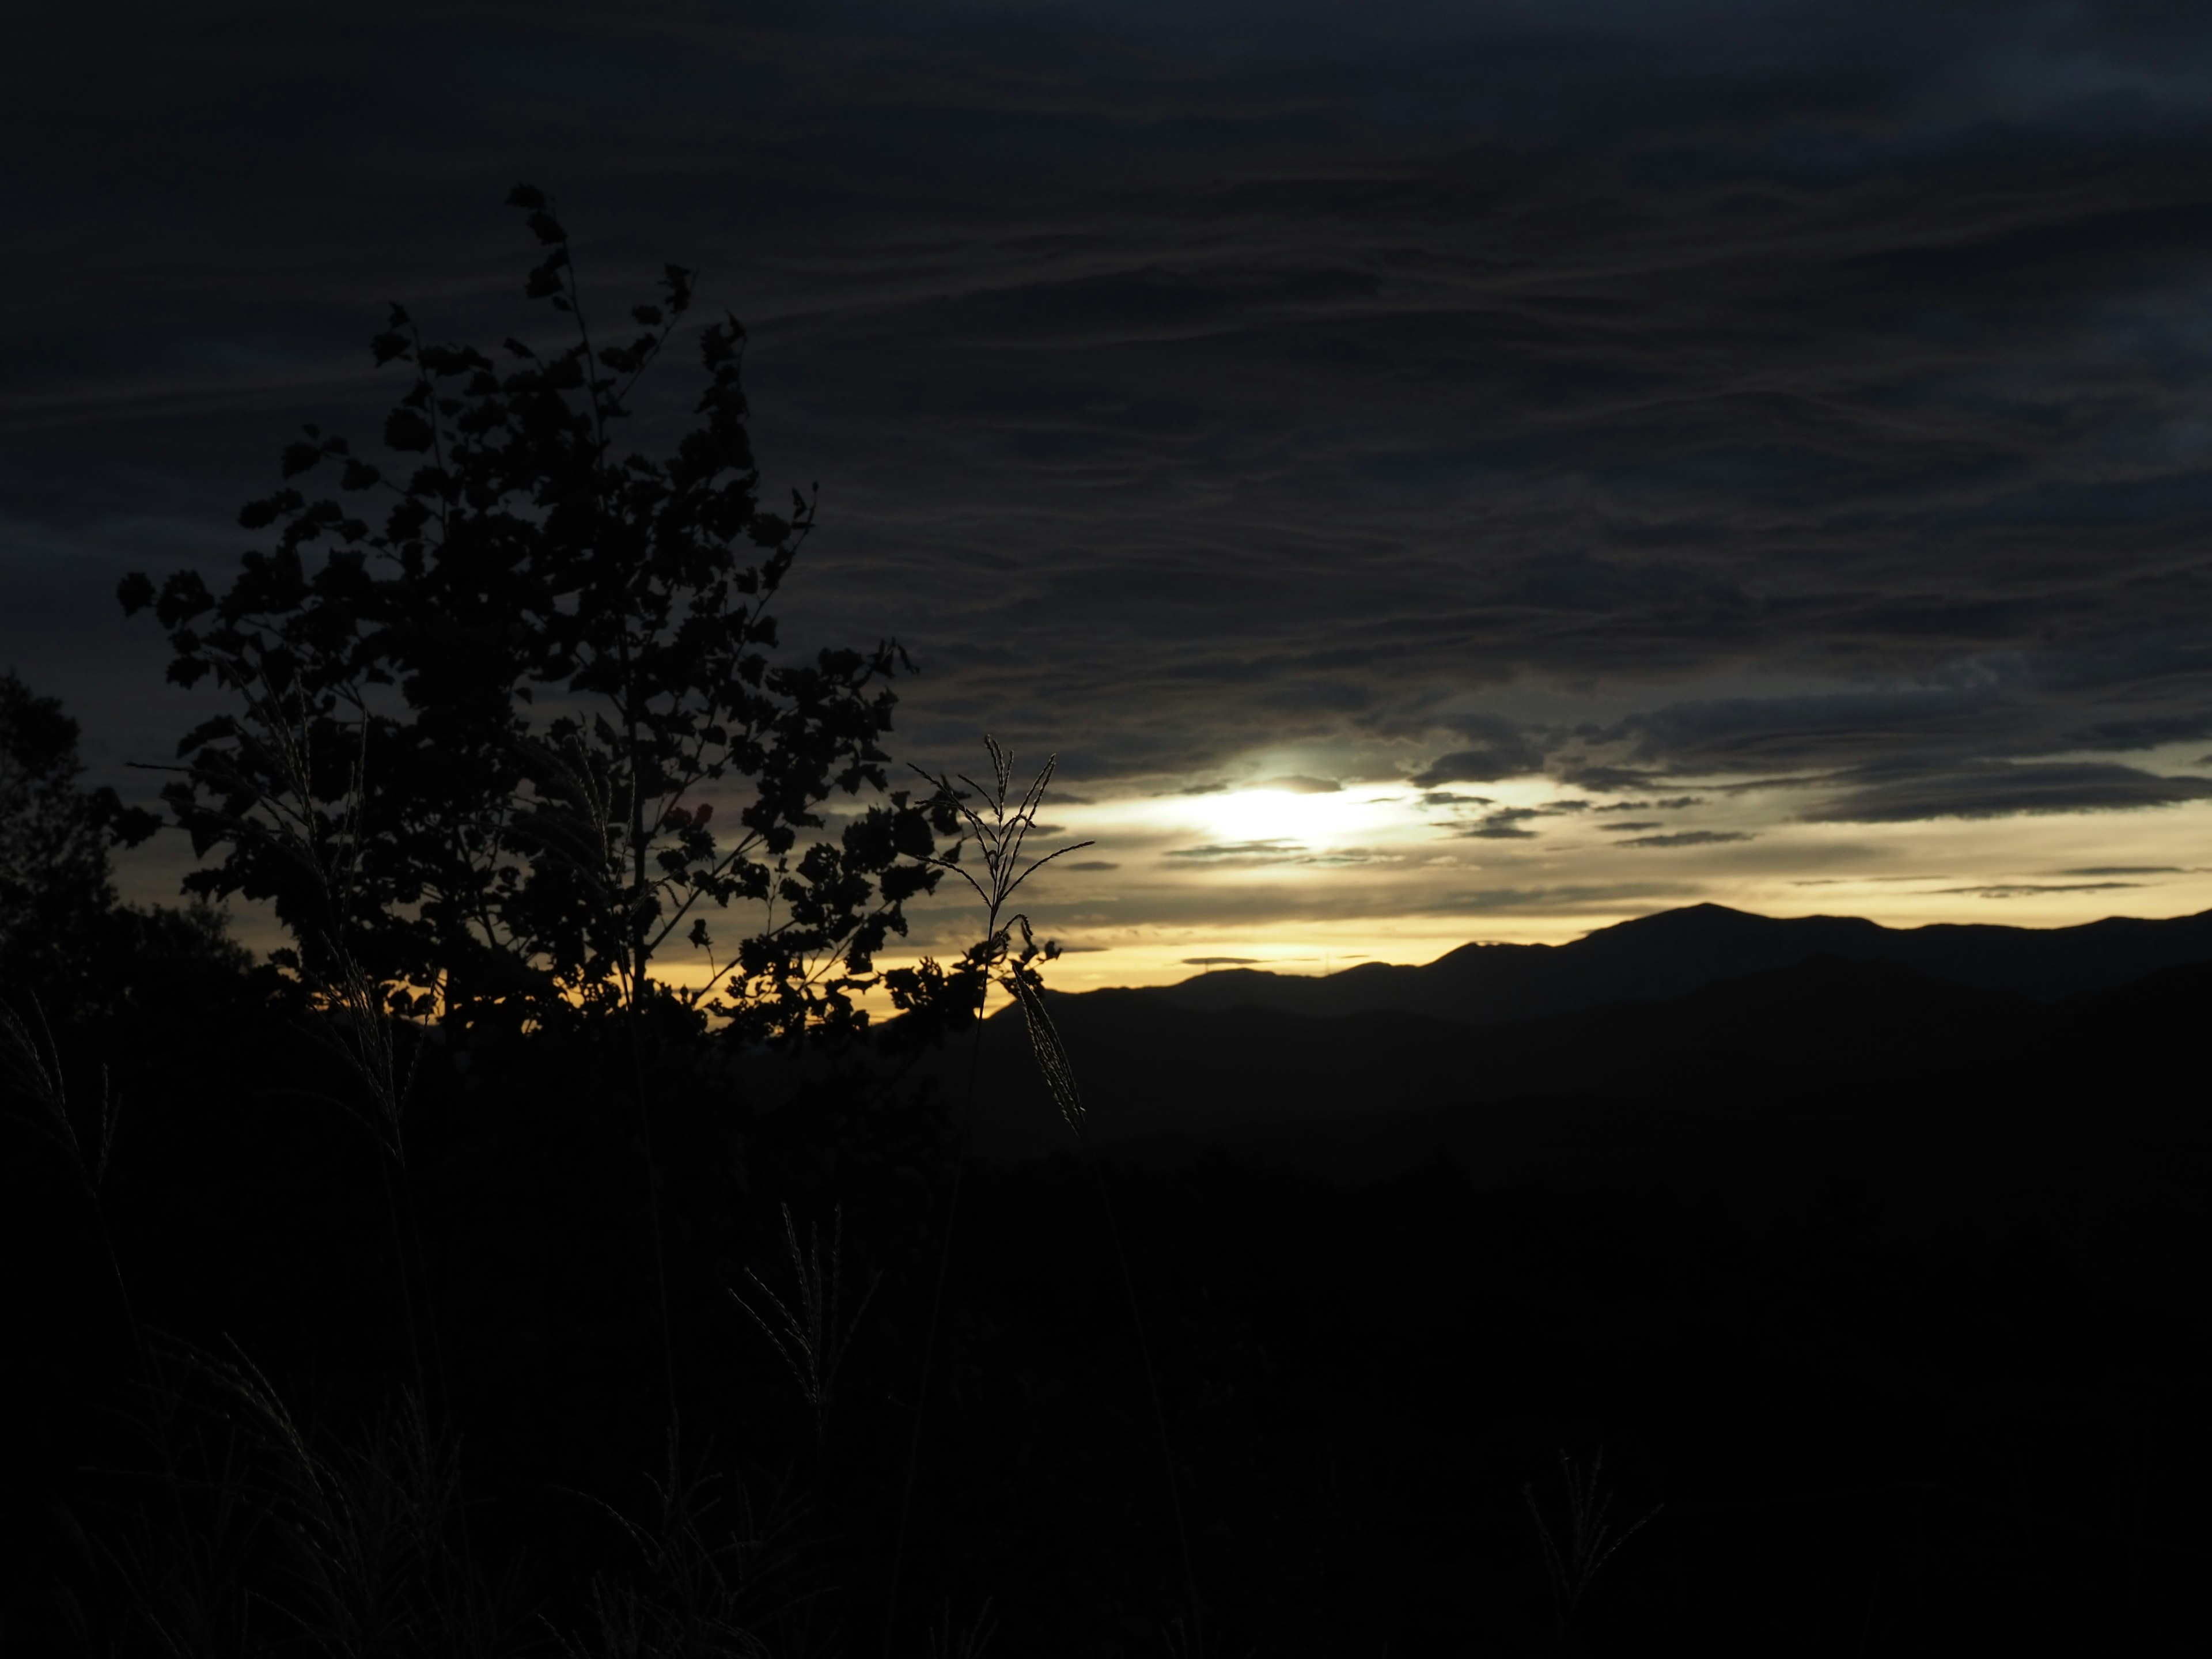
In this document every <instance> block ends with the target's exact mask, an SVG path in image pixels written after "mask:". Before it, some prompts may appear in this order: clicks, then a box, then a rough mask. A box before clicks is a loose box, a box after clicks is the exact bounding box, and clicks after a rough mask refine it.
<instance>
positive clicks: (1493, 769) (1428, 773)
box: [1413, 720, 1544, 789]
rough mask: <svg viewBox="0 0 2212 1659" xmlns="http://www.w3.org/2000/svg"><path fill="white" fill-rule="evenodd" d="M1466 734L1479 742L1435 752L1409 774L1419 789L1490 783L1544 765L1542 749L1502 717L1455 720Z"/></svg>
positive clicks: (1525, 773)
mask: <svg viewBox="0 0 2212 1659" xmlns="http://www.w3.org/2000/svg"><path fill="white" fill-rule="evenodd" d="M1457 723H1458V724H1459V725H1460V726H1462V729H1464V730H1465V731H1466V734H1467V735H1468V736H1469V737H1475V738H1481V739H1482V742H1481V743H1480V745H1479V746H1477V747H1475V748H1472V749H1455V750H1452V751H1451V752H1450V753H1449V754H1447V755H1439V756H1438V757H1437V758H1436V759H1435V760H1434V761H1432V762H1431V763H1429V765H1428V766H1427V768H1426V769H1424V770H1422V771H1419V772H1417V773H1415V774H1414V775H1413V782H1414V783H1415V784H1416V785H1418V786H1419V787H1421V788H1423V789H1435V788H1437V787H1441V786H1442V785H1444V784H1448V783H1494V782H1496V781H1498V779H1500V778H1518V777H1526V776H1527V775H1528V774H1529V773H1531V772H1540V771H1541V770H1542V769H1543V767H1544V751H1543V750H1541V748H1539V747H1537V746H1536V745H1535V744H1534V743H1532V742H1530V741H1529V739H1528V736H1527V734H1525V733H1523V732H1519V731H1516V729H1514V727H1513V726H1511V725H1510V724H1509V723H1508V722H1506V721H1504V720H1462V721H1460V722H1457Z"/></svg>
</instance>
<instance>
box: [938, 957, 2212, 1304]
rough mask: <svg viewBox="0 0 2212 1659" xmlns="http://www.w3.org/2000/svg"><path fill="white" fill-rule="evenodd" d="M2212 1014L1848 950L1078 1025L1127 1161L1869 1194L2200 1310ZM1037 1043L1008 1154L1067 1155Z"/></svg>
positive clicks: (2186, 971)
mask: <svg viewBox="0 0 2212 1659" xmlns="http://www.w3.org/2000/svg"><path fill="white" fill-rule="evenodd" d="M2206 1006H2212V964H2203V963H2199V964H2192V965H2189V966H2184V967H2174V968H2166V969H2160V970H2158V971H2156V972H2154V973H2152V974H2150V975H2148V976H2146V977H2145V978H2143V979H2142V980H2140V981H2136V982H2134V983H2131V984H2127V985H2124V986H2121V987H2117V988H2114V989H2109V990H2098V991H2091V992H2084V993H2079V994H2075V995H2074V996H2071V997H2069V998H2066V999H2063V1000H2059V1001H2057V1002H2055V1003H2047V1002H2038V1001H2035V1000H2031V999H2029V998H2027V997H2026V996H2023V995H2020V994H2011V993H2005V992H1999V991H1990V990H1984V989H1978V988H1975V987H1968V986H1962V985H1957V984H1951V983H1946V982H1944V981H1938V980H1935V979H1931V978H1929V977H1927V976H1925V975H1921V974H1918V973H1916V972H1913V971H1911V970H1910V969H1902V968H1898V967H1894V966H1890V965H1887V964H1880V963H1853V962H1848V961H1844V960H1842V959H1840V958H1837V957H1814V958H1813V959H1811V960H1809V961H1806V962H1803V963H1797V964H1796V965H1794V966H1790V967H1787V968H1782V969H1771V970H1769V971H1766V972H1762V973H1755V974H1750V975H1745V976H1743V977H1741V978H1737V979H1730V980H1723V981H1712V982H1710V983H1707V984H1705V985H1704V986H1702V987H1699V988H1698V989H1696V990H1693V991H1691V992H1689V993H1687V994H1683V995H1680V996H1676V997H1673V998H1668V999H1666V1000H1643V1001H1636V1002H1624V1003H1617V1004H1611V1005H1607V1006H1599V1007H1594V1008H1588V1009H1582V1010H1578V1011H1576V1012H1569V1013H1559V1014H1553V1015H1548V1016H1544V1017H1541V1018H1534V1019H1528V1020H1520V1021H1510V1022H1502V1023H1497V1024H1488V1025H1484V1026H1481V1027H1479V1028H1471V1027H1469V1026H1468V1025H1466V1024H1460V1023H1456V1022H1451V1021H1445V1020H1440V1019H1434V1018H1426V1017H1424V1016H1421V1015H1418V1014H1407V1013H1397V1012H1369V1013H1360V1014H1351V1015H1345V1016H1340V1017H1337V1018H1315V1017H1306V1016H1300V1015H1297V1014H1291V1013H1285V1012H1280V1011H1279V1010H1273V1009H1267V1008H1255V1007H1237V1008H1227V1009H1218V1010H1200V1009H1194V1008H1190V1007H1187V1006H1178V1005H1177V1004H1176V1003H1175V1002H1173V1001H1169V1000H1164V999H1162V998H1160V997H1158V996H1156V995H1152V994H1146V993H1142V992H1098V993H1092V994H1088V995H1084V996H1073V997H1062V998H1057V999H1054V1002H1053V1008H1054V1018H1055V1019H1056V1020H1057V1022H1058V1024H1059V1025H1060V1030H1061V1033H1062V1035H1063V1036H1064V1037H1065V1039H1066V1043H1067V1046H1068V1048H1069V1050H1070V1053H1071V1054H1072V1055H1073V1059H1074V1061H1075V1064H1076V1066H1077V1067H1078V1069H1079V1072H1080V1073H1081V1074H1082V1075H1083V1077H1084V1078H1085V1082H1086V1085H1087V1087H1088V1089H1089V1091H1090V1097H1091V1100H1092V1101H1093V1102H1094V1103H1095V1104H1096V1110H1095V1112H1094V1114H1093V1117H1092V1125H1091V1139H1092V1140H1093V1141H1094V1143H1095V1144H1097V1145H1098V1146H1102V1147H1110V1148H1113V1149H1115V1151H1116V1152H1118V1153H1119V1154H1120V1155H1121V1156H1124V1157H1130V1158H1144V1159H1147V1160H1152V1161H1159V1162H1166V1163H1172V1162H1174V1161H1176V1160H1178V1159H1187V1158H1190V1157H1193V1156H1194V1155H1196V1153H1197V1152H1200V1150H1201V1149H1203V1147H1205V1146H1206V1145H1208V1144H1209V1143H1217V1142H1218V1144H1220V1145H1221V1146H1224V1147H1225V1148H1227V1149H1230V1150H1232V1151H1235V1152H1239V1153H1243V1154H1248V1155H1253V1156H1259V1157H1264V1158H1270V1159H1273V1160H1279V1161H1283V1162H1286V1163H1290V1164H1296V1165H1297V1166H1299V1167H1302V1168H1305V1169H1310V1170H1317V1171H1321V1172H1324V1173H1328V1174H1330V1175H1332V1176H1337V1177H1339V1178H1346V1179H1358V1178H1370V1177H1374V1176H1383V1175H1387V1174H1390V1173H1394V1172H1401V1171H1404V1170H1409V1169H1412V1168H1414V1167H1416V1166H1418V1165H1419V1164H1421V1163H1423V1162H1424V1161H1425V1160H1427V1159H1429V1158H1434V1157H1437V1156H1440V1155H1442V1156H1449V1158H1451V1159H1452V1160H1453V1161H1454V1162H1455V1164H1458V1165H1459V1166H1460V1167H1461V1168H1462V1169H1463V1170H1466V1171H1467V1173H1468V1176H1469V1178H1470V1179H1471V1180H1473V1181H1474V1182H1476V1183H1477V1184H1478V1185H1480V1186H1483V1187H1486V1188H1499V1187H1508V1186H1511V1185H1514V1184H1516V1183H1521V1182H1531V1181H1542V1182H1552V1183H1554V1184H1558V1185H1560V1186H1564V1187H1582V1188H1588V1187H1590V1186H1593V1185H1603V1184H1608V1183H1620V1182H1629V1183H1637V1184H1648V1183H1651V1182H1667V1183H1668V1184H1669V1185H1671V1186H1673V1187H1674V1188H1675V1189H1677V1190H1678V1191H1680V1192H1682V1193H1684V1194H1711V1195H1714V1196H1717V1197H1723V1198H1727V1199H1729V1200H1731V1201H1734V1202H1736V1203H1738V1204H1740V1205H1743V1206H1749V1208H1750V1209H1751V1210H1752V1211H1753V1212H1757V1213H1760V1214H1765V1215H1773V1214H1781V1213H1786V1212H1788V1211H1789V1210H1790V1207H1791V1206H1793V1205H1794V1204H1795V1203H1796V1201H1797V1198H1798V1195H1799V1194H1802V1191H1803V1190H1804V1189H1805V1188H1806V1187H1807V1186H1808V1183H1811V1182H1818V1181H1819V1180H1821V1179H1824V1178H1826V1177H1828V1176H1844V1177H1846V1178H1849V1179H1850V1180H1852V1181H1855V1182H1861V1183H1863V1184H1865V1185H1866V1186H1867V1187H1868V1188H1869V1190H1871V1191H1873V1192H1875V1193H1877V1194H1880V1195H1881V1199H1882V1200H1883V1202H1884V1203H1885V1205H1886V1206H1889V1207H1890V1208H1891V1210H1892V1211H1893V1214H1894V1216H1895V1218H1896V1219H1897V1220H1898V1221H1899V1223H1900V1224H1903V1225H1918V1226H1920V1227H1922V1228H1923V1229H1925V1228H1932V1227H1935V1226H1937V1225H1953V1226H1954V1227H1957V1228H1960V1229H1961V1230H1964V1231H1968V1232H1971V1233H1972V1234H1974V1235H1976V1236H1979V1237H1996V1236H2000V1235H2002V1232H2003V1231H2005V1229H2006V1228H2008V1227H2009V1226H2012V1225H2034V1226H2037V1227H2040V1228H2043V1229H2045V1230H2046V1231H2050V1232H2051V1234H2052V1235H2053V1236H2054V1237H2058V1238H2061V1239H2063V1240H2064V1241H2065V1242H2066V1243H2068V1246H2069V1249H2071V1250H2073V1251H2074V1252H2075V1255H2076V1258H2077V1260H2079V1261H2081V1264H2082V1266H2083V1267H2085V1269H2086V1270H2087V1271H2089V1272H2091V1273H2093V1274H2094V1275H2098V1276H2100V1278H2103V1279H2106V1280H2107V1281H2109V1282H2113V1283H2119V1284H2139V1283H2150V1282H2153V1281H2155V1282H2157V1283H2159V1284H2160V1285H2161V1286H2162V1287H2163V1288H2165V1289H2166V1290H2170V1291H2173V1292H2174V1293H2176V1294H2189V1293H2192V1292H2193V1291H2195V1290H2196V1289H2197V1286H2198V1285H2199V1284H2200V1282H2201V1281H2200V1278H2199V1275H2198V1274H2197V1269H2196V1266H2195V1264H2196V1263H2197V1262H2198V1261H2202V1260H2205V1259H2212V1212H2207V1211H2206V1209H2205V1207H2204V1206H2203V1204H2202V1203H2201V1202H2199V1201H2197V1197H2196V1194H2197V1192H2198V1191H2199V1190H2201V1184H2202V1182H2203V1180H2204V1178H2205V1176H2206V1175H2207V1173H2208V1167H2212V1113H2208V1111H2207V1109H2206V1106H2207V1094H2208V1086H2207V1084H2206V1082H2205V1080H2204V1073H2203V1062H2202V1058H2201V1042H2200V1039H2199V1037H2198V1036H2197V1032H2198V1030H2199V1027H2200V1026H2201V1024H2202V1022H2203V1009H2204V1008H2205V1007H2206ZM1025 1047H1026V1042H1025V1039H1024V1036H1023V1035H1022V1033H1021V1030H1020V1029H1019V1025H1018V1021H1016V1020H1013V1019H1011V1018H1007V1017H1006V1016H1000V1017H999V1018H996V1019H994V1020H993V1021H992V1022H991V1024H990V1028H989V1031H988V1035H987V1039H986V1041H985V1043H984V1047H983V1056H984V1058H983V1065H984V1067H985V1075H986V1076H987V1078H988V1079H990V1086H989V1087H988V1088H987V1090H986V1091H985V1094H984V1098H983V1100H982V1102H981V1104H980V1106H979V1108H978V1109H977V1111H976V1113H975V1119H974V1129H973V1133H974V1137H975V1139H974V1145H975V1147H976V1149H977V1150H978V1151H979V1152H981V1153H982V1154H983V1155H985V1156H987V1157H995V1158H1024V1157H1032V1156H1036V1155H1040V1154H1042V1153H1045V1152H1049V1151H1050V1150H1051V1149H1052V1148H1053V1147H1054V1146H1055V1145H1056V1144H1058V1142H1060V1141H1061V1140H1064V1139H1066V1132H1065V1130H1064V1129H1062V1128H1060V1126H1059V1124H1058V1121H1057V1118H1056V1115H1054V1112H1053V1111H1052V1109H1051V1104H1050V1102H1049V1100H1048V1097H1047V1096H1046V1093H1045V1091H1044V1090H1043V1088H1042V1085H1040V1084H1039V1083H1038V1082H1037V1081H1036V1079H1035V1078H1034V1075H1033V1067H1031V1066H1030V1065H1029V1064H1028V1061H1027V1057H1026V1054H1025V1052H1024V1050H1025ZM946 1070H947V1072H948V1073H949V1072H950V1070H951V1062H948V1065H947V1067H946Z"/></svg>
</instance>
